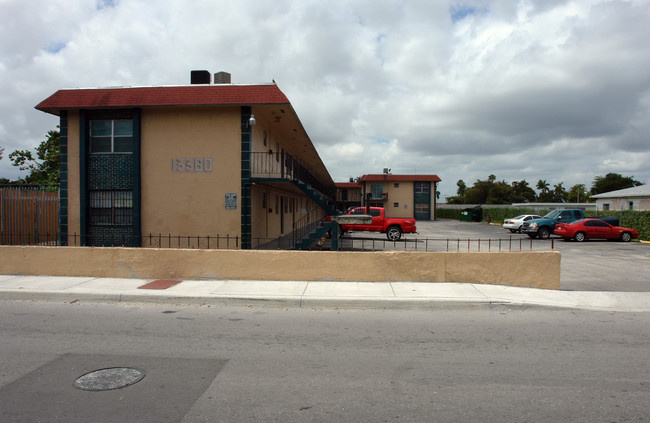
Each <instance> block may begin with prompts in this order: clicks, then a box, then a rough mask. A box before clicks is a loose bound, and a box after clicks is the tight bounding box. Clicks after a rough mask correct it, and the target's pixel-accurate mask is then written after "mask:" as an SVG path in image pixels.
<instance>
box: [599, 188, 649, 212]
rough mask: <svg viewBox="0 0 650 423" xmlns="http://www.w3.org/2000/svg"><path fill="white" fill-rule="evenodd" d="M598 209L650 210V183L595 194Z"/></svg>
mask: <svg viewBox="0 0 650 423" xmlns="http://www.w3.org/2000/svg"><path fill="white" fill-rule="evenodd" d="M590 198H591V199H594V200H596V207H597V208H598V210H650V185H648V184H646V185H639V186H638V187H632V188H625V189H619V190H616V191H610V192H604V193H602V194H595V195H592V196H591V197H590Z"/></svg>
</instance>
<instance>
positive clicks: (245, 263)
mask: <svg viewBox="0 0 650 423" xmlns="http://www.w3.org/2000/svg"><path fill="white" fill-rule="evenodd" d="M0 274H19V275H49V276H96V277H115V278H141V279H218V280H228V279H235V280H237V279H239V280H269V281H272V280H306V281H319V280H322V281H371V282H398V281H413V282H471V283H486V284H498V285H509V286H521V287H534V288H544V289H559V288H560V253H559V252H556V251H544V252H538V251H532V252H516V253H506V252H504V253H498V252H483V253H480V252H477V253H449V252H440V253H438V252H405V251H390V252H329V251H261V250H180V249H148V248H88V247H11V246H0Z"/></svg>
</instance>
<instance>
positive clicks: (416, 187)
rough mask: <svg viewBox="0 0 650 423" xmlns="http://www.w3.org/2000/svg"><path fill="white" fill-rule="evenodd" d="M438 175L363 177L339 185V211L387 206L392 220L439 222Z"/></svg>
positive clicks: (387, 174)
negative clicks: (397, 218)
mask: <svg viewBox="0 0 650 423" xmlns="http://www.w3.org/2000/svg"><path fill="white" fill-rule="evenodd" d="M438 182H440V178H439V177H438V176H437V175H393V174H390V173H388V172H385V173H382V174H370V175H363V176H362V177H360V178H359V181H358V182H346V183H337V184H336V187H337V202H338V205H339V208H341V209H346V208H349V207H358V206H365V205H369V206H372V207H383V208H384V210H385V213H386V216H388V217H402V218H414V219H417V220H435V217H436V209H437V198H436V192H437V185H438Z"/></svg>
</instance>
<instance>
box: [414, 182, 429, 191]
mask: <svg viewBox="0 0 650 423" xmlns="http://www.w3.org/2000/svg"><path fill="white" fill-rule="evenodd" d="M415 192H416V193H422V194H426V193H428V192H429V183H428V182H416V183H415Z"/></svg>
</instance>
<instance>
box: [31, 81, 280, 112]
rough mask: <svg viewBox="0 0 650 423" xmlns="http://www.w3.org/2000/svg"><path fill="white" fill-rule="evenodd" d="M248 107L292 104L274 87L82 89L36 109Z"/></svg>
mask: <svg viewBox="0 0 650 423" xmlns="http://www.w3.org/2000/svg"><path fill="white" fill-rule="evenodd" d="M249 104H250V105H255V104H258V105H259V104H289V100H288V99H287V97H286V96H285V95H284V93H283V92H282V91H280V89H279V88H278V87H277V85H275V84H268V85H186V86H178V87H137V88H83V89H65V90H59V91H57V92H55V93H54V94H52V95H51V96H50V97H48V98H46V99H45V100H43V101H42V102H41V103H39V104H38V106H36V108H37V109H38V110H42V111H44V112H50V113H56V111H57V110H61V109H84V108H108V107H145V106H221V105H249Z"/></svg>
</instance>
